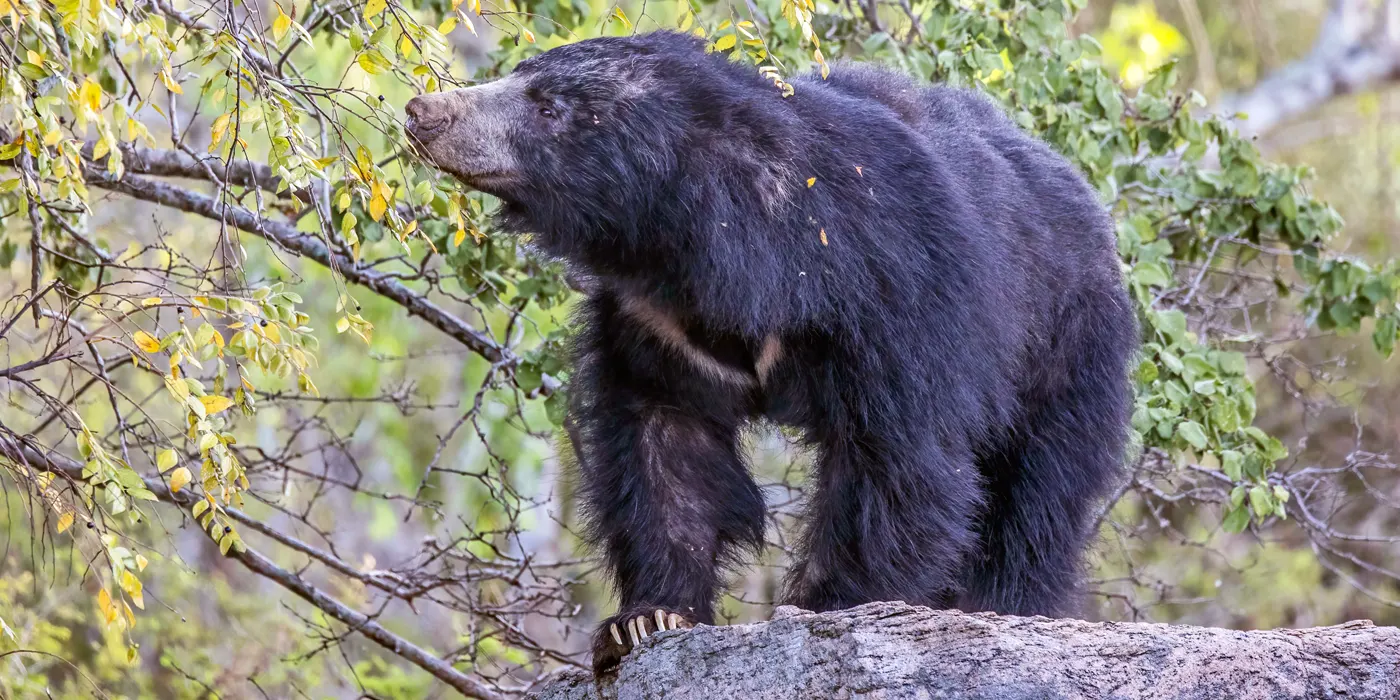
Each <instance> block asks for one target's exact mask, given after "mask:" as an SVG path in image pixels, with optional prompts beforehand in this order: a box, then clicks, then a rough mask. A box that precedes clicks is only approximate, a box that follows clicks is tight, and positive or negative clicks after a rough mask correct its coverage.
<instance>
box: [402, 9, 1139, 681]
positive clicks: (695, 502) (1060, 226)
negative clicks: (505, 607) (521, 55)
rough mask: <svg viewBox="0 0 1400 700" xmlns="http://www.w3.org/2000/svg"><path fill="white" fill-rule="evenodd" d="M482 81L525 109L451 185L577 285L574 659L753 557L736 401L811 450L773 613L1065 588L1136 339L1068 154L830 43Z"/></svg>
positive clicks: (580, 60)
mask: <svg viewBox="0 0 1400 700" xmlns="http://www.w3.org/2000/svg"><path fill="white" fill-rule="evenodd" d="M511 79H512V80H515V81H517V82H516V83H515V84H516V85H518V86H519V89H521V90H523V91H524V94H525V95H526V97H527V98H528V104H530V105H533V106H537V107H538V113H537V114H536V113H535V112H531V113H530V114H526V115H517V116H516V117H512V123H513V124H515V125H516V126H515V127H513V128H512V129H511V130H510V132H509V137H508V141H509V144H508V148H509V151H510V154H511V156H512V158H513V162H514V163H515V166H514V167H515V168H516V170H517V171H518V172H517V173H516V174H517V175H518V177H516V178H514V179H510V178H505V179H495V180H490V181H489V182H490V183H492V184H487V185H483V186H481V188H482V189H487V190H488V191H492V192H493V193H494V194H497V195H499V196H501V198H502V199H503V201H504V204H503V206H502V209H501V214H500V216H501V219H502V222H501V223H502V225H503V226H505V227H507V228H508V229H511V230H515V231H520V232H529V233H531V234H533V240H534V241H535V243H536V244H537V245H538V246H539V247H540V248H542V249H543V250H545V251H547V252H549V253H551V254H553V255H557V256H560V257H563V258H565V259H567V260H568V261H569V262H570V263H571V264H572V265H574V266H576V267H577V268H579V269H581V270H583V271H585V272H587V273H588V274H589V275H591V276H592V277H593V278H594V279H595V282H596V290H595V291H594V292H592V293H591V294H590V296H589V297H588V299H587V301H586V302H585V303H584V305H583V310H582V322H583V323H582V329H583V330H582V332H581V334H580V335H579V337H578V340H577V352H576V359H577V365H578V367H577V373H576V375H575V378H574V380H573V383H572V385H571V387H570V390H571V392H572V394H573V411H572V416H573V420H574V421H575V422H576V423H577V426H578V428H579V430H578V434H579V436H580V438H581V440H580V441H581V443H582V444H580V445H578V448H579V452H580V462H581V468H582V469H581V472H582V473H581V476H582V486H583V499H584V504H585V506H586V513H587V517H588V522H589V524H590V526H591V533H592V535H593V537H594V539H595V540H596V542H597V543H598V545H599V546H600V547H601V551H602V552H603V553H604V554H605V556H606V563H607V568H608V570H609V571H610V572H611V574H612V576H613V579H614V582H615V584H616V589H617V593H618V595H619V596H620V598H621V611H620V612H619V613H618V615H617V616H616V617H614V618H612V619H611V620H609V621H607V622H605V623H604V625H603V626H602V627H601V628H600V630H599V633H598V636H597V639H596V644H595V651H596V657H595V658H596V665H597V668H599V669H600V670H606V669H607V668H609V667H611V666H612V665H614V664H616V662H617V661H618V659H619V658H620V657H621V655H622V654H624V653H625V652H626V651H627V650H628V648H629V647H630V645H631V641H630V636H629V634H628V630H627V626H626V624H620V625H619V629H620V630H621V632H622V633H621V634H620V635H615V634H614V632H613V628H612V627H611V624H612V623H626V622H628V621H631V622H632V624H633V626H634V627H635V626H636V625H637V622H636V621H637V618H638V617H639V616H643V615H645V616H647V617H646V619H647V620H648V621H650V620H653V619H655V615H654V611H655V610H658V609H661V610H663V611H665V613H666V614H665V615H663V619H674V618H669V617H668V615H669V614H670V613H678V614H679V615H681V616H683V617H684V618H685V620H687V621H689V622H711V621H712V619H713V615H714V604H715V601H716V599H717V595H718V593H719V591H720V590H721V586H722V583H723V582H722V578H721V575H722V571H723V570H724V568H725V566H726V565H730V564H734V563H736V562H738V561H740V560H741V559H742V558H743V555H744V554H745V553H746V552H747V551H751V550H755V549H757V548H758V547H760V546H761V544H762V542H763V535H764V503H763V499H762V497H761V495H760V491H759V489H758V487H757V486H756V485H755V483H754V481H753V478H752V477H751V476H750V473H749V470H748V468H747V466H746V464H745V461H744V457H743V455H742V454H741V453H740V449H739V447H738V437H739V434H740V431H741V430H743V429H744V427H745V426H746V425H747V424H749V423H750V422H751V421H754V420H756V419H767V420H770V421H772V422H775V423H778V424H783V425H790V426H796V427H797V428H800V429H801V431H802V432H803V433H804V434H805V436H806V441H807V443H808V444H810V446H811V447H812V448H813V449H814V454H815V458H816V464H815V471H814V473H813V474H812V483H811V488H810V491H809V492H808V493H809V499H808V503H807V506H806V516H805V531H804V533H803V535H802V537H801V541H800V544H799V546H798V547H797V549H796V552H795V561H794V562H793V566H792V568H791V571H790V573H789V576H788V580H787V584H786V592H785V596H784V598H785V602H788V603H791V604H794V605H797V606H800V607H803V608H807V609H811V610H829V609H836V608H844V607H848V606H852V605H856V604H859V603H864V602H869V601H876V600H904V601H908V602H911V603H917V604H923V605H929V606H934V607H953V606H956V607H959V608H962V609H965V610H993V611H997V612H1002V613H1014V614H1046V615H1052V614H1056V613H1064V612H1068V611H1071V610H1072V609H1073V598H1074V595H1075V591H1076V583H1077V579H1078V573H1079V568H1080V567H1079V564H1080V557H1081V553H1082V551H1083V550H1084V548H1085V545H1086V541H1087V540H1088V539H1089V538H1090V536H1091V535H1092V533H1091V532H1090V528H1091V525H1092V522H1093V520H1094V513H1095V510H1096V507H1097V506H1098V505H1099V504H1100V501H1101V499H1102V498H1103V496H1104V495H1105V494H1106V492H1107V491H1108V490H1109V489H1110V488H1112V487H1113V486H1114V485H1115V483H1116V482H1117V481H1118V480H1119V479H1120V477H1121V467H1122V465H1123V463H1124V458H1125V439H1126V435H1127V429H1126V426H1127V419H1128V412H1129V409H1130V402H1131V393H1130V391H1131V390H1130V384H1129V379H1128V372H1127V364H1128V361H1129V357H1130V355H1131V353H1132V352H1133V350H1134V346H1135V339H1136V335H1137V332H1136V328H1135V323H1134V316H1133V311H1132V306H1131V305H1130V303H1129V300H1128V297H1127V296H1126V294H1125V291H1124V289H1123V286H1122V283H1121V279H1120V267H1119V261H1118V257H1117V255H1116V253H1115V249H1114V238H1113V233H1112V227H1111V223H1110V219H1109V217H1108V216H1107V214H1106V212H1105V210H1104V208H1103V206H1102V205H1101V204H1100V203H1099V201H1098V199H1097V197H1096V195H1095V193H1094V192H1093V190H1092V189H1091V188H1090V187H1089V186H1088V185H1087V184H1086V182H1085V180H1084V178H1083V177H1082V176H1081V175H1080V174H1079V173H1078V172H1076V170H1075V169H1074V168H1073V167H1071V166H1070V165H1069V164H1068V163H1067V162H1066V161H1065V160H1064V159H1063V158H1061V157H1060V156H1058V155H1056V154H1055V153H1054V152H1052V151H1051V150H1050V149H1049V148H1048V147H1047V146H1045V145H1044V144H1043V143H1041V142H1039V141H1037V140H1035V139H1034V138H1031V137H1029V136H1027V135H1026V134H1024V133H1022V132H1021V131H1019V130H1018V129H1017V128H1016V127H1015V126H1014V125H1013V124H1012V123H1011V122H1010V121H1009V120H1008V119H1007V118H1006V117H1005V116H1004V115H1003V114H1002V113H1001V112H1000V110H999V109H998V108H996V107H995V106H993V105H992V104H991V103H990V102H988V101H986V100H985V99H984V98H982V97H981V96H979V95H978V94H976V93H973V92H969V91H964V90H957V89H951V88H947V87H921V86H918V85H916V84H915V83H913V82H911V81H910V80H908V79H907V78H905V77H903V76H900V75H896V74H894V73H891V72H888V71H885V70H881V69H877V68H874V67H868V66H862V65H855V64H846V65H840V64H838V65H836V66H834V67H833V70H832V72H831V75H830V78H829V79H827V80H822V79H821V78H820V77H815V76H813V77H803V78H798V79H794V80H792V85H793V86H794V88H795V89H796V93H795V94H794V95H792V96H791V97H787V98H784V97H782V96H781V94H780V91H779V90H778V89H777V88H776V87H774V86H773V85H772V84H771V83H769V82H768V81H766V80H764V79H763V78H762V77H760V76H759V75H758V74H757V73H756V72H755V71H754V69H753V68H752V67H751V66H748V65H742V64H737V63H733V62H730V61H727V60H726V59H725V58H724V57H723V56H721V55H716V54H706V53H705V51H704V46H703V42H700V41H698V40H696V39H694V38H692V37H688V36H685V35H680V34H672V33H656V34H650V35H644V36H636V37H631V38H605V39H593V40H588V41H582V42H579V43H576V44H572V45H567V46H563V47H561V48H557V49H554V50H552V51H549V52H546V53H544V54H541V55H539V56H536V57H534V58H531V59H529V60H527V61H524V62H522V63H521V64H520V65H519V67H518V68H517V69H516V71H515V72H514V73H513V74H512V77H511ZM429 150H431V147H430V149H429ZM444 167H446V166H444ZM810 178H815V182H811V181H810V180H809V179H810ZM463 179H464V180H465V181H467V182H469V183H470V182H472V180H471V179H470V178H468V177H465V176H463ZM483 182H485V181H484V180H483ZM502 183H505V184H502ZM663 624H665V623H663ZM641 629H642V631H643V632H645V631H646V630H647V627H646V626H643V627H641ZM650 629H651V630H654V629H655V625H654V623H653V624H652V625H651V627H650ZM619 639H620V640H621V643H618V640H619Z"/></svg>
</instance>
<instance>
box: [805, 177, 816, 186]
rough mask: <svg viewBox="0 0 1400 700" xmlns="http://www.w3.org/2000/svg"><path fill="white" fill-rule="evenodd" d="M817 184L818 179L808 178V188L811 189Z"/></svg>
mask: <svg viewBox="0 0 1400 700" xmlns="http://www.w3.org/2000/svg"><path fill="white" fill-rule="evenodd" d="M815 184H817V178H814V177H809V178H807V186H808V187H811V186H812V185H815Z"/></svg>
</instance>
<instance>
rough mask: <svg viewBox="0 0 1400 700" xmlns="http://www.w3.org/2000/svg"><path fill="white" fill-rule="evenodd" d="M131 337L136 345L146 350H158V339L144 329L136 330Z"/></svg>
mask: <svg viewBox="0 0 1400 700" xmlns="http://www.w3.org/2000/svg"><path fill="white" fill-rule="evenodd" d="M131 339H132V340H135V341H136V347H138V348H141V349H142V350H144V351H146V352H160V341H159V340H156V337H155V336H153V335H151V334H150V333H147V332H146V331H136V333H135V334H134V335H132V336H131Z"/></svg>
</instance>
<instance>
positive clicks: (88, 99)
mask: <svg viewBox="0 0 1400 700" xmlns="http://www.w3.org/2000/svg"><path fill="white" fill-rule="evenodd" d="M78 98H79V99H80V100H82V103H83V106H84V107H87V108H88V109H90V110H92V111H93V112H101V111H102V86H100V85H98V84H97V83H95V82H93V81H92V78H88V79H86V80H84V81H83V86H82V87H81V88H78Z"/></svg>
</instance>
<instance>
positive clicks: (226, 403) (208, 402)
mask: <svg viewBox="0 0 1400 700" xmlns="http://www.w3.org/2000/svg"><path fill="white" fill-rule="evenodd" d="M199 402H200V403H202V404H204V414H205V415H208V416H212V415H214V414H216V413H221V412H223V411H227V410H228V408H229V407H230V406H232V405H233V399H230V398H229V397H227V396H218V395H214V396H201V397H199Z"/></svg>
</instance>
